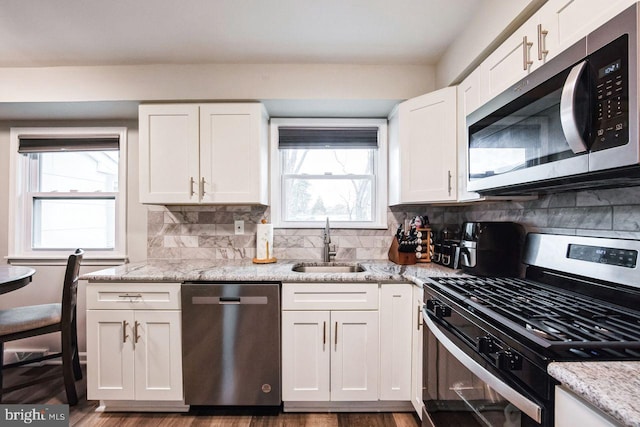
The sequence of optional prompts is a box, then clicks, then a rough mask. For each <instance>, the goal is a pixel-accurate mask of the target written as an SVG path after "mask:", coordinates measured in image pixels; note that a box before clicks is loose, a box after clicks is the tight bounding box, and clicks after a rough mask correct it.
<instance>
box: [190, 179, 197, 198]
mask: <svg viewBox="0 0 640 427" xmlns="http://www.w3.org/2000/svg"><path fill="white" fill-rule="evenodd" d="M195 183H196V180H195V179H193V177H190V178H189V185H190V188H191V197H193V196H194V194H196V191H195V190H194V189H193V185H194V184H195Z"/></svg>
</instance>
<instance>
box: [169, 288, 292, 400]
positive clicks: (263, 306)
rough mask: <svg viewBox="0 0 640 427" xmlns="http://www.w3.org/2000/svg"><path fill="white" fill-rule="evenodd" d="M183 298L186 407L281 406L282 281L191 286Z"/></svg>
mask: <svg viewBox="0 0 640 427" xmlns="http://www.w3.org/2000/svg"><path fill="white" fill-rule="evenodd" d="M181 299H182V370H183V381H184V397H185V403H186V404H188V405H222V406H235V405H247V406H277V405H280V403H281V397H280V395H281V393H280V389H281V387H280V283H274V282H269V283H265V282H261V283H252V282H249V283H247V282H243V283H219V282H186V283H184V284H183V285H182V296H181Z"/></svg>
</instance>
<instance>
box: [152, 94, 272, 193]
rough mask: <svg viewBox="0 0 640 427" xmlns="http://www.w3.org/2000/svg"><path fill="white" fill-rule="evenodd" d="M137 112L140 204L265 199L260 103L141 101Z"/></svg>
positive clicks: (264, 148) (264, 124) (264, 132)
mask: <svg viewBox="0 0 640 427" xmlns="http://www.w3.org/2000/svg"><path fill="white" fill-rule="evenodd" d="M139 113H140V115H139V120H140V201H141V202H142V203H157V204H200V203H203V204H204V203H244V204H267V203H268V139H267V138H268V132H267V114H266V111H265V110H264V107H263V106H262V105H261V104H258V103H251V104H246V103H238V104H229V103H224V104H200V105H198V104H159V105H141V106H140V111H139Z"/></svg>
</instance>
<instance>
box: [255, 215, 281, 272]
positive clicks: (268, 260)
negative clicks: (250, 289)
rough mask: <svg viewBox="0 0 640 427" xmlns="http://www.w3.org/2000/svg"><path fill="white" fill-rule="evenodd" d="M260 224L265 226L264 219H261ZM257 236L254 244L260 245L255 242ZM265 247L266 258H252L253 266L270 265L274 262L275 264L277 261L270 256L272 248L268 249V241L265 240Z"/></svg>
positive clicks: (265, 221)
mask: <svg viewBox="0 0 640 427" xmlns="http://www.w3.org/2000/svg"><path fill="white" fill-rule="evenodd" d="M260 222H261V223H262V224H266V223H267V220H266V219H262V220H261V221H260ZM257 240H258V239H257V236H256V244H260V242H258V241H257ZM264 243H265V245H266V252H265V254H266V258H253V263H254V264H272V263H274V262H277V261H278V259H277V258H275V257H272V256H271V251H272V250H273V248H270V247H269V241H268V240H267V241H266V242H264Z"/></svg>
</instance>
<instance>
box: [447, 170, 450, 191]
mask: <svg viewBox="0 0 640 427" xmlns="http://www.w3.org/2000/svg"><path fill="white" fill-rule="evenodd" d="M447 177H448V183H447V188H448V189H449V195H451V171H450V170H448V171H447Z"/></svg>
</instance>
